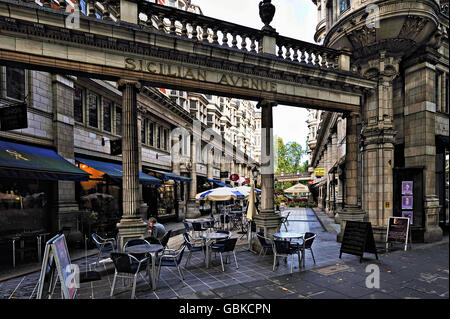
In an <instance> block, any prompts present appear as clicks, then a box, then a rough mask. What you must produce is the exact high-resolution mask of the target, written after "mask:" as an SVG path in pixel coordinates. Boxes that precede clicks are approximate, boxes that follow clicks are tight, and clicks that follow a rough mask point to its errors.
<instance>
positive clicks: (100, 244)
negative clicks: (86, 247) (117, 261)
mask: <svg viewBox="0 0 450 319" xmlns="http://www.w3.org/2000/svg"><path fill="white" fill-rule="evenodd" d="M91 237H92V240H93V241H94V243H95V246H97V248H98V255H97V260H96V261H95V266H98V261H99V260H100V256H101V255H102V253H105V252H106V253H109V252H112V251H115V250H116V249H117V243H116V239H115V238H106V239H105V238H102V237H100V236H99V235H97V234H92V235H91Z"/></svg>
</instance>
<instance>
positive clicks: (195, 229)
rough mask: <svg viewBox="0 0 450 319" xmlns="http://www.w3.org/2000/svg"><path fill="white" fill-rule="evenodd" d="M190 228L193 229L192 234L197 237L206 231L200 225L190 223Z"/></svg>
mask: <svg viewBox="0 0 450 319" xmlns="http://www.w3.org/2000/svg"><path fill="white" fill-rule="evenodd" d="M192 228H193V229H194V232H195V233H197V235H198V234H199V233H200V234H201V233H203V232H204V231H206V230H207V228H204V227H203V226H202V224H201V223H192Z"/></svg>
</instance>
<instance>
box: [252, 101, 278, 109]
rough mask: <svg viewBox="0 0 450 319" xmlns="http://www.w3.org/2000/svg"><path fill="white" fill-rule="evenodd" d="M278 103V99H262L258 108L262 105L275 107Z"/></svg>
mask: <svg viewBox="0 0 450 319" xmlns="http://www.w3.org/2000/svg"><path fill="white" fill-rule="evenodd" d="M277 105H278V102H277V101H270V100H261V101H259V102H258V104H257V105H256V108H258V109H260V108H261V107H274V106H277Z"/></svg>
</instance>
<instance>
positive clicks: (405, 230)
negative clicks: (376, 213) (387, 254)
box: [386, 217, 410, 251]
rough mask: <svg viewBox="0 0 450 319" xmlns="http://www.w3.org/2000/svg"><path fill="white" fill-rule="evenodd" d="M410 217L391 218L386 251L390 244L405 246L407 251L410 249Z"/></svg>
mask: <svg viewBox="0 0 450 319" xmlns="http://www.w3.org/2000/svg"><path fill="white" fill-rule="evenodd" d="M409 225H410V219H409V217H390V218H389V224H388V228H387V234H386V250H388V248H389V243H397V244H405V251H406V250H407V248H408V238H409Z"/></svg>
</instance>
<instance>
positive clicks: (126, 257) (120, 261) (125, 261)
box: [110, 252, 148, 299]
mask: <svg viewBox="0 0 450 319" xmlns="http://www.w3.org/2000/svg"><path fill="white" fill-rule="evenodd" d="M111 259H112V261H113V263H114V268H115V272H114V279H113V283H112V286H111V293H110V296H111V297H112V296H113V295H114V288H115V286H116V280H117V278H122V279H123V280H125V279H132V280H133V289H132V291H131V299H134V297H135V292H136V279H137V275H138V274H139V272H140V271H142V269H143V268H144V267H143V265H144V264H145V263H148V258H147V257H146V258H143V259H141V260H139V259H137V258H136V257H134V256H133V255H131V254H127V253H118V252H113V253H111ZM124 284H125V282H124Z"/></svg>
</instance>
